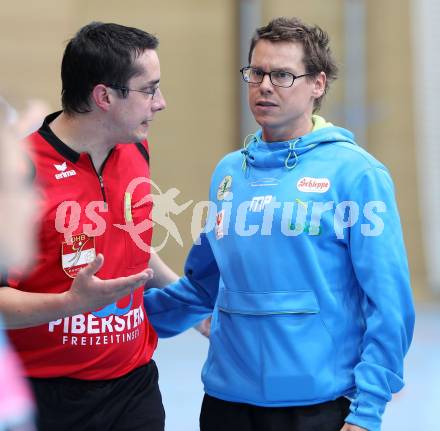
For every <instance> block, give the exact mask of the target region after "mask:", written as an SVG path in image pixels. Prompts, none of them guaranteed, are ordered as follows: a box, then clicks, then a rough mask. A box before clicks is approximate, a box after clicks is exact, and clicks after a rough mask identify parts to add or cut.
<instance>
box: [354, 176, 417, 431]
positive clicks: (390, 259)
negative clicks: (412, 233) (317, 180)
mask: <svg viewBox="0 0 440 431" xmlns="http://www.w3.org/2000/svg"><path fill="white" fill-rule="evenodd" d="M353 193H354V194H355V200H356V201H357V203H358V204H360V203H361V202H362V205H359V221H358V223H356V224H355V225H353V227H352V229H351V230H350V239H349V248H350V253H351V259H352V264H353V267H354V271H355V274H356V277H357V279H358V281H359V284H360V287H361V289H362V295H361V296H362V303H361V307H362V312H363V317H364V320H365V333H364V337H363V346H362V352H361V360H360V362H359V363H358V364H357V365H356V367H355V369H354V374H355V382H356V389H357V393H356V395H355V398H354V400H353V401H352V404H351V407H350V410H351V412H350V414H349V416H348V417H347V419H346V421H347V422H348V423H352V424H355V425H358V426H360V427H364V428H366V429H367V430H369V431H379V430H380V424H381V417H382V414H383V412H384V410H385V406H386V403H387V402H388V401H390V400H391V394H392V393H395V392H398V391H399V390H400V389H401V388H402V387H403V385H404V382H403V359H404V356H405V354H406V353H407V351H408V348H409V345H410V343H411V340H412V336H413V329H414V320H415V317H414V305H413V300H412V293H411V287H410V283H409V273H408V264H407V258H406V252H405V246H404V242H403V237H402V231H401V225H400V219H399V214H398V210H397V204H396V201H395V197H394V187H393V184H392V180H391V178H390V176H389V174H388V172H387V171H386V170H384V169H381V168H375V169H369V170H368V171H367V172H366V173H365V174H364V175H363V176H362V178H360V180H359V181H358V183H357V184H353Z"/></svg>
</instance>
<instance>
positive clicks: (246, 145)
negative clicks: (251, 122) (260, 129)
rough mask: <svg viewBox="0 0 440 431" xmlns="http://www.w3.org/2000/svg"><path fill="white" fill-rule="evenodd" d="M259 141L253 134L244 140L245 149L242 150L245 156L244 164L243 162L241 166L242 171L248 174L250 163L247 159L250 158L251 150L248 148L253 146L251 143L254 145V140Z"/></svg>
mask: <svg viewBox="0 0 440 431" xmlns="http://www.w3.org/2000/svg"><path fill="white" fill-rule="evenodd" d="M254 139H255V140H256V141H257V140H258V138H257V137H256V136H255V135H254V134H253V133H251V134H250V135H247V136H246V137H245V138H244V141H243V149H242V150H241V154H243V162H242V164H241V170H242V171H243V172H244V173H245V174H246V171H247V170H248V168H249V166H248V161H247V159H248V157H249V150H248V148H249V145H251V143H252V141H253V140H254Z"/></svg>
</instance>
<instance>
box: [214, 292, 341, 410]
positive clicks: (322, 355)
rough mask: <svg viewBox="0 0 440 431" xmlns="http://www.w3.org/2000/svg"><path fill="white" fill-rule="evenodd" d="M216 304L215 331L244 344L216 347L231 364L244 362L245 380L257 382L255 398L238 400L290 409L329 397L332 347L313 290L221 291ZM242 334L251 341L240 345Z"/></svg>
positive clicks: (333, 364)
mask: <svg viewBox="0 0 440 431" xmlns="http://www.w3.org/2000/svg"><path fill="white" fill-rule="evenodd" d="M217 304H218V309H219V316H218V318H219V322H218V324H219V327H218V329H219V330H220V331H222V330H223V331H233V334H234V337H233V338H236V340H243V343H241V348H237V346H235V348H234V347H233V346H221V347H222V348H223V349H226V350H229V352H230V353H231V354H232V355H233V356H235V358H233V357H231V358H230V359H231V360H232V363H234V362H237V363H243V361H245V362H247V363H248V364H249V367H254V370H253V371H254V372H253V373H250V374H251V375H253V376H255V378H257V379H258V380H259V381H258V382H254V383H255V389H256V392H259V395H257V394H256V393H254V394H241V395H242V396H243V398H248V399H249V397H251V398H250V399H251V400H252V399H253V398H252V397H259V398H261V399H254V401H256V402H262V403H267V404H271V403H278V404H284V403H285V404H286V405H289V404H291V405H295V404H302V403H314V402H319V401H321V400H325V399H329V398H331V397H332V396H333V385H334V379H335V346H334V343H333V340H332V337H331V336H330V334H329V332H328V330H327V328H326V327H325V325H324V323H323V321H322V319H321V315H320V307H319V304H318V301H317V298H316V295H315V293H314V292H313V291H312V290H297V291H288V292H285V291H282V292H258V293H251V292H237V291H230V290H227V289H221V290H220V291H219V296H218V302H217ZM222 320H223V322H222ZM234 322H235V323H234ZM222 323H224V325H222ZM222 326H223V328H222ZM245 333H246V334H247V336H249V334H250V333H251V334H253V338H254V340H252V341H251V342H244V339H245V338H246V337H244V335H245ZM228 338H229V337H228ZM223 340H225V339H223ZM213 341H214V340H213ZM245 350H248V351H245ZM223 351H224V350H223ZM237 356H239V357H238V358H237ZM230 383H231V384H232V385H234V382H230ZM235 386H238V385H236V384H235ZM257 388H258V389H257ZM236 389H237V390H238V391H240V388H239V387H237V388H236ZM236 395H238V394H236Z"/></svg>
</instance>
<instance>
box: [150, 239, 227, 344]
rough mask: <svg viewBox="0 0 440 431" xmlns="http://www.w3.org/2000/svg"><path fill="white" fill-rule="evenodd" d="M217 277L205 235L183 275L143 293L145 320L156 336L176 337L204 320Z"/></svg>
mask: <svg viewBox="0 0 440 431" xmlns="http://www.w3.org/2000/svg"><path fill="white" fill-rule="evenodd" d="M219 280H220V274H219V270H218V267H217V263H216V261H215V258H214V255H213V254H212V250H211V247H210V245H209V242H208V239H207V238H206V235H205V234H201V236H200V244H199V245H196V244H194V245H193V247H192V249H191V251H190V253H189V255H188V258H187V260H186V263H185V275H184V276H183V277H181V278H180V279H179V280H177V281H176V282H175V283H172V284H170V285H168V286H166V287H164V288H162V289H158V288H151V289H148V290H146V291H145V293H144V306H145V310H146V312H147V315H148V319H149V320H150V322H151V324H152V325H153V327H154V329H155V330H156V332H157V333H158V335H159V337H162V338H164V337H172V336H173V335H177V334H179V333H181V332H183V331H185V330H186V329H188V328H191V327H192V326H194V325H195V324H197V323H199V322H200V321H201V320H203V319H204V318H206V317H208V316H209V315H210V314H211V313H212V310H213V308H214V304H215V301H216V298H217V292H218V284H219Z"/></svg>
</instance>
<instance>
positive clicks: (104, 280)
mask: <svg viewBox="0 0 440 431" xmlns="http://www.w3.org/2000/svg"><path fill="white" fill-rule="evenodd" d="M157 45H158V40H157V38H156V37H155V36H153V35H151V34H149V33H146V32H144V31H141V30H138V29H135V28H130V27H124V26H121V25H117V24H103V23H91V24H89V25H87V26H85V27H83V28H82V29H81V30H80V31H79V32H78V33H77V34H76V35H75V37H74V38H73V39H72V40H70V42H69V43H68V44H67V47H66V49H65V52H64V56H63V61H62V68H61V77H62V105H63V110H62V111H60V112H57V113H54V114H51V115H49V116H47V117H46V119H45V120H44V123H43V125H42V126H41V128H40V129H39V130H38V131H37V132H35V133H34V134H32V135H31V136H30V137H29V154H30V156H31V159H32V162H33V166H34V171H35V179H34V181H35V185H36V187H37V189H38V191H39V202H38V210H39V213H40V214H41V217H40V225H39V237H38V239H39V244H38V245H39V253H38V256H37V258H36V260H35V262H34V265H33V267H32V269H31V271H30V272H29V273H27V274H26V275H23V274H22V273H20V272H19V271H17V272H16V273H14V272H12V271H11V272H10V273H9V274H7V275H6V276H3V277H2V280H1V284H0V285H1V286H3V287H1V288H0V312H1V313H2V315H3V318H4V320H5V322H6V327H7V328H8V329H10V331H9V335H10V338H11V341H12V343H13V345H14V347H15V349H16V350H17V352H18V354H19V356H20V358H21V360H22V362H23V365H24V368H25V370H26V374H27V376H28V377H29V380H30V382H31V384H32V387H33V389H34V393H35V396H36V401H37V407H38V412H39V418H38V427H39V429H40V430H42V431H46V430H75V431H78V430H95V429H99V430H102V431H105V430H110V429H112V430H140V429H148V430H151V431H156V430H157V431H159V430H163V428H164V411H163V406H162V401H161V395H160V392H159V388H158V375H157V368H156V366H155V364H154V361H152V360H151V356H152V354H153V351H154V349H155V347H156V344H157V335H156V333H155V331H154V330H153V328H152V327H151V325H150V324H149V321H148V318H147V316H146V314H145V310H144V307H143V301H142V294H143V285H144V284H145V282H146V281H148V280H149V279H150V278H151V270H146V266H147V263H148V260H149V258H150V254H149V245H150V243H151V233H152V230H151V225H152V223H151V220H150V218H151V217H150V213H151V199H148V196H149V193H150V182H149V164H148V159H149V156H148V146H147V141H146V137H147V134H148V130H149V127H150V123H151V121H152V120H153V118H154V115H155V114H156V112H158V111H161V110H163V109H164V108H165V100H164V98H163V96H162V94H161V91H160V89H159V81H160V65H159V59H158V56H157V53H156V48H157ZM146 197H147V198H146ZM139 223H144V229H141V230H139V229H134V228H135V227H137V226H139ZM133 232H135V233H133ZM135 240H136V241H135ZM135 242H136V243H135ZM104 256H105V259H104ZM155 259H156V258H155ZM165 275H166V273H165ZM158 276H159V278H160V277H161V276H164V274H163V273H162V274H161V273H160V271H159V274H158Z"/></svg>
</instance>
